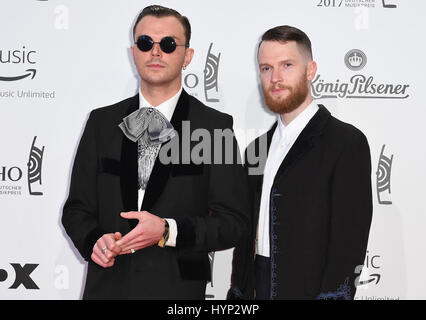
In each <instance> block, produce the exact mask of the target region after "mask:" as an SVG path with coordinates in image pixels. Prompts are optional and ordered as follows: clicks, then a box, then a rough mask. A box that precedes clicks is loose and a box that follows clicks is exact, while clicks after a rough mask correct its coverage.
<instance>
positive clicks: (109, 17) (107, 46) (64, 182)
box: [0, 0, 426, 300]
mask: <svg viewBox="0 0 426 320" xmlns="http://www.w3.org/2000/svg"><path fill="white" fill-rule="evenodd" d="M157 3H158V4H161V5H164V6H168V7H172V8H174V9H176V10H178V11H179V12H180V13H181V14H183V15H186V16H187V17H188V18H189V20H190V22H191V25H192V41H191V47H193V48H194V49H195V56H194V59H193V61H192V63H191V64H190V65H189V66H188V68H186V70H185V71H184V73H183V87H184V89H185V90H187V92H188V93H190V94H191V95H193V96H195V97H196V98H198V99H199V100H201V101H202V102H204V103H205V104H207V105H209V106H211V107H213V108H215V109H217V110H220V111H223V112H226V113H229V114H231V115H232V116H233V118H234V127H235V132H236V134H237V138H238V141H239V143H240V147H241V149H242V150H244V149H245V147H246V146H247V144H248V143H249V142H250V141H251V140H253V139H254V138H255V137H257V136H258V135H260V134H261V133H263V132H265V131H266V130H268V129H269V127H270V126H271V125H272V123H273V122H274V121H275V117H274V115H273V114H271V113H270V112H268V111H267V108H266V107H265V106H264V104H263V101H262V93H261V88H260V82H259V74H258V70H257V61H256V49H257V45H258V42H259V39H260V37H261V35H262V34H263V32H264V31H266V30H267V29H269V28H271V27H274V26H277V25H284V24H288V25H293V26H296V27H298V28H300V29H302V30H303V31H305V32H306V33H307V34H308V36H309V37H310V38H311V40H312V45H313V53H314V60H315V61H316V62H317V64H318V72H317V75H316V77H315V79H314V80H313V82H312V94H313V96H314V97H315V98H316V99H317V101H318V102H319V103H322V104H324V105H325V106H326V107H327V108H328V109H329V110H330V111H331V112H332V114H333V115H334V116H335V117H337V118H339V119H341V120H343V121H345V122H349V123H351V124H353V125H355V126H356V127H358V128H359V129H361V130H362V131H363V132H364V133H365V135H366V136H367V138H368V141H369V143H370V148H371V156H372V168H373V170H372V176H371V179H372V185H373V199H374V213H373V221H372V226H371V232H370V238H369V244H368V252H367V255H366V259H365V262H364V268H363V270H362V273H361V271H360V270H354V272H355V273H358V274H359V275H358V277H357V282H358V289H357V295H356V298H357V299H359V300H369V299H370V300H378V299H425V298H426V293H425V292H424V288H425V287H426V274H425V272H424V270H425V269H426V257H425V252H426V232H425V231H424V230H425V227H426V215H425V213H426V202H425V201H423V200H424V197H425V195H424V193H425V190H426V188H425V183H426V170H425V169H424V163H426V148H425V137H426V126H425V125H424V122H425V120H426V107H425V104H424V101H423V100H424V97H423V96H422V95H423V90H424V88H425V86H424V79H423V78H424V74H425V71H426V70H425V69H426V68H425V64H424V62H423V61H424V52H425V49H426V46H425V43H424V40H423V35H422V31H424V30H426V22H425V19H422V16H421V15H422V14H423V13H424V12H426V2H425V1H422V0H411V1H404V0H384V1H382V0H303V1H295V0H279V1H275V0H267V1H243V0H238V1H224V0H216V1H203V2H202V3H201V2H200V1H196V0H184V1H182V0H179V1H178V0H175V1H157ZM150 4H152V3H149V2H146V1H136V0H126V1H114V0H107V1H105V0H91V1H83V0H77V1H76V0H73V1H71V0H44V1H42V0H0V119H1V138H0V299H80V298H81V296H82V291H83V287H84V279H85V272H86V269H87V265H86V262H85V261H84V260H83V259H82V258H81V257H80V256H79V254H78V252H77V251H76V250H75V249H74V247H73V245H72V243H71V242H70V240H69V239H68V237H67V235H66V233H65V231H64V229H63V227H62V224H61V215H62V207H63V205H64V202H65V199H66V196H67V192H68V188H69V182H70V172H71V167H72V163H73V159H74V155H75V152H76V148H77V145H78V142H79V139H80V136H81V134H82V130H83V127H84V125H85V122H86V120H87V117H88V114H89V112H90V111H91V110H92V109H94V108H97V107H101V106H105V105H109V104H112V103H114V102H117V101H120V100H122V99H124V98H127V97H129V96H132V95H134V94H136V92H137V90H138V86H139V84H138V81H139V80H138V76H137V71H136V69H135V67H134V65H133V62H132V58H131V54H130V45H131V43H132V27H133V22H134V20H135V18H136V16H137V15H138V13H139V12H140V10H141V9H142V8H143V7H145V6H147V5H150ZM231 261H232V250H226V251H221V252H215V253H214V254H212V255H211V264H212V266H213V279H212V282H211V283H209V284H208V286H207V291H206V296H207V298H208V299H224V298H225V296H226V292H227V290H228V288H229V283H230V274H231Z"/></svg>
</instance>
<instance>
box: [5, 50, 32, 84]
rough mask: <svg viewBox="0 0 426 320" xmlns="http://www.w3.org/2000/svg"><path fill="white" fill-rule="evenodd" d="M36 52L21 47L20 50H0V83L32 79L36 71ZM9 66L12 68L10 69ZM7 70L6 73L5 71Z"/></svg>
mask: <svg viewBox="0 0 426 320" xmlns="http://www.w3.org/2000/svg"><path fill="white" fill-rule="evenodd" d="M36 59H37V51H35V50H30V49H27V48H26V47H25V46H22V48H20V49H1V50H0V66H1V70H4V71H2V74H0V81H19V80H23V79H29V80H32V79H34V77H35V75H36V73H37V70H36V69H35V64H36V63H37V60H36ZM10 66H13V68H11V67H10ZM6 70H8V71H6Z"/></svg>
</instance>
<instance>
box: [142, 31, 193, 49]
mask: <svg viewBox="0 0 426 320" xmlns="http://www.w3.org/2000/svg"><path fill="white" fill-rule="evenodd" d="M155 43H158V44H160V48H161V50H162V51H163V52H164V53H172V52H173V51H175V50H176V47H177V46H185V47H188V46H187V45H186V44H176V40H175V39H174V38H173V37H170V36H167V37H164V38H163V39H161V41H160V42H155V41H154V40H152V38H151V37H150V36H147V35H142V36H139V37H138V39H137V40H136V42H135V44H136V45H137V47H138V48H139V50H141V51H143V52H147V51H149V50H151V49H152V47H153V46H154V44H155Z"/></svg>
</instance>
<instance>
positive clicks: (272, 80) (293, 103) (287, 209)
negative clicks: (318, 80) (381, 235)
mask: <svg viewBox="0 0 426 320" xmlns="http://www.w3.org/2000/svg"><path fill="white" fill-rule="evenodd" d="M258 63H259V73H260V81H261V84H262V89H263V95H264V98H265V104H266V105H267V106H268V107H269V109H270V110H271V111H272V112H274V113H276V114H277V121H276V122H275V124H274V125H273V126H272V128H271V129H270V130H269V131H268V132H267V133H265V134H264V135H263V136H260V137H258V138H257V139H256V140H254V141H253V142H252V143H251V144H250V145H249V146H248V148H247V150H246V153H245V167H246V170H247V172H248V174H249V187H250V192H251V198H252V199H253V211H252V216H251V219H252V229H251V231H250V235H249V236H248V238H247V239H246V240H245V241H244V242H242V243H241V244H240V245H239V246H237V247H236V248H235V250H234V259H233V272H232V278H231V281H232V284H231V288H230V290H229V292H228V299H253V298H255V299H268V300H269V299H353V298H354V296H355V291H356V284H355V281H356V280H355V279H356V277H357V276H358V275H359V273H360V268H361V267H362V265H363V262H364V258H365V253H366V248H367V242H368V235H369V229H370V224H371V218H372V192H371V159H370V150H369V146H368V142H367V139H366V137H365V136H364V134H363V133H362V132H361V131H359V130H358V129H357V128H355V127H354V126H352V125H350V124H347V123H344V122H342V121H340V120H338V119H336V118H334V117H333V116H332V115H331V114H330V112H329V111H328V110H327V109H326V108H325V107H324V106H323V105H321V104H317V102H315V101H314V100H313V98H312V95H311V92H310V90H309V88H310V84H311V81H312V79H313V78H314V76H315V73H316V70H317V65H316V62H314V61H313V58H312V49H311V41H310V40H309V38H308V36H307V35H306V34H305V33H304V32H303V31H301V30H299V29H297V28H294V27H291V26H279V27H275V28H272V29H270V30H268V31H266V32H265V33H264V35H263V36H262V40H261V42H260V44H259V47H258ZM265 144H266V146H265ZM262 150H265V152H263V153H262ZM259 159H260V161H259ZM262 159H263V161H262ZM262 163H263V164H262ZM256 167H257V168H259V167H260V170H254V169H255V168H256Z"/></svg>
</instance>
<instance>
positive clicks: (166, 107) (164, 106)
mask: <svg viewBox="0 0 426 320" xmlns="http://www.w3.org/2000/svg"><path fill="white" fill-rule="evenodd" d="M181 93H182V87H181V88H180V90H179V91H178V92H177V93H176V94H175V95H174V96H173V97H171V98H170V99H168V100H166V101H164V102H162V103H160V104H159V105H158V106H156V107H154V106H152V105H151V104H150V103H149V102H148V101H147V100H146V99H145V97H144V96H143V94H142V92H141V90H140V89H139V108H142V107H145V108H155V109H156V110H158V111H160V112H161V113H162V114H163V115H164V116H165V117H166V119H167V120H169V121H170V120H171V118H172V116H173V112H174V111H175V109H176V105H177V103H178V101H179V97H180V94H181Z"/></svg>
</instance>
